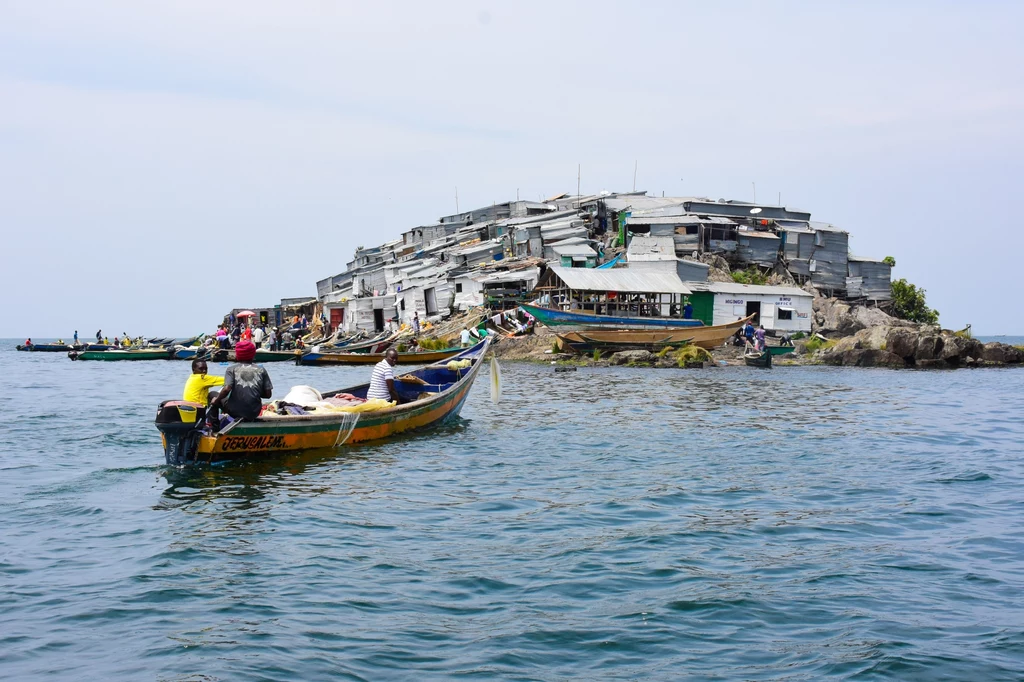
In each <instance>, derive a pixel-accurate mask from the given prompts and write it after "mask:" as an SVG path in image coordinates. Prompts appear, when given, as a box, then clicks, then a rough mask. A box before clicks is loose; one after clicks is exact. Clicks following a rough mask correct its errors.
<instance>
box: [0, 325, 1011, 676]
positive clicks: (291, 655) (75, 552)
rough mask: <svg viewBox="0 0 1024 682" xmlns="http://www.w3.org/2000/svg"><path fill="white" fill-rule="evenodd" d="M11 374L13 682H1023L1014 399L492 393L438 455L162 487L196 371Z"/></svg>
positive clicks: (7, 481)
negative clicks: (173, 420) (166, 433)
mask: <svg viewBox="0 0 1024 682" xmlns="http://www.w3.org/2000/svg"><path fill="white" fill-rule="evenodd" d="M13 343H14V342H10V343H6V344H4V348H3V349H2V350H0V382H2V384H0V385H2V388H3V390H2V391H0V400H2V403H0V406H2V407H0V499H2V501H3V502H2V509H3V513H2V514H0V538H2V545H0V580H2V583H3V590H2V591H0V677H2V678H5V679H32V678H47V679H76V680H78V679H104V678H106V679H114V678H118V679H158V680H235V679H245V680H250V679H281V680H291V679H310V680H313V679H353V680H356V679H365V680H380V679H439V678H451V677H458V678H466V679H516V680H520V679H521V680H533V679H538V680H559V679H566V678H578V679H664V680H670V679H680V678H689V679H697V680H700V679H707V680H730V679H745V680H757V679H792V680H802V679H815V680H817V679H824V678H837V679H845V678H850V679H881V678H894V679H964V680H968V679H969V680H984V679H1021V678H1022V677H1024V597H1022V594H1024V465H1022V447H1021V442H1022V438H1024V426H1022V424H1021V419H1020V414H1021V413H1020V405H1021V401H1020V392H1021V387H1022V385H1024V370H994V369H993V370H974V371H969V370H960V371H949V372H915V371H888V370H870V369H856V368H845V369H844V368H782V367H780V368H776V369H774V370H771V371H765V370H755V369H749V368H724V369H712V370H703V371H700V370H689V371H686V370H642V369H627V368H616V369H581V370H580V371H578V372H575V373H568V374H554V373H553V372H552V370H551V368H550V367H546V366H537V365H524V364H511V363H510V364H507V365H505V366H504V367H503V369H504V379H505V387H504V397H503V400H502V402H501V404H500V405H499V406H498V407H494V406H492V404H491V403H490V401H489V400H488V387H487V382H486V380H483V379H482V380H481V382H480V383H479V384H478V385H477V386H476V387H475V388H474V390H473V393H472V395H471V396H470V398H469V401H468V402H467V404H466V407H465V409H464V410H463V420H462V421H461V423H459V424H457V425H455V426H452V427H449V428H446V429H443V430H439V431H433V432H429V433H425V434H421V435H415V436H410V437H405V438H402V439H399V440H394V441H390V442H385V443H380V444H373V445H365V446H359V447H352V448H348V449H344V450H341V451H337V452H324V451H319V452H308V453H304V454H300V455H295V456H289V457H280V458H277V459H273V460H267V461H262V462H259V463H252V464H247V465H233V466H230V467H221V468H215V469H213V470H207V471H202V472H193V473H175V472H169V471H165V469H164V467H163V465H162V459H163V455H162V451H161V448H160V443H159V438H158V434H157V432H156V430H155V429H154V428H153V424H152V419H153V416H154V413H155V406H156V404H157V403H158V402H159V401H160V400H161V399H164V398H167V397H175V396H176V395H180V390H181V387H182V385H183V382H184V380H185V378H186V376H187V373H188V371H189V369H188V365H187V364H186V363H180V362H163V361H160V362H140V363H102V362H77V363H72V362H70V361H68V360H67V359H66V358H64V357H62V356H60V355H51V354H42V353H39V354H29V353H16V352H14V351H13ZM268 367H269V369H270V372H271V375H272V377H273V380H274V383H275V385H276V390H275V396H280V395H283V394H284V392H286V391H287V389H288V387H290V386H291V385H295V384H302V383H309V384H314V385H317V386H319V387H322V388H338V387H341V386H347V385H351V384H353V383H358V382H360V381H363V380H365V379H364V375H366V374H368V371H369V370H368V368H361V369H346V368H314V367H311V368H303V367H295V366H292V365H282V364H278V365H269V366H268ZM212 371H213V372H214V373H222V372H223V367H218V366H214V367H213V368H212Z"/></svg>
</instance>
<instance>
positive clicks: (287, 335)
mask: <svg viewBox="0 0 1024 682" xmlns="http://www.w3.org/2000/svg"><path fill="white" fill-rule="evenodd" d="M291 349H292V332H291V330H290V329H285V330H284V333H283V334H281V350H291Z"/></svg>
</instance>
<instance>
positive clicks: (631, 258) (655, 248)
mask: <svg viewBox="0 0 1024 682" xmlns="http://www.w3.org/2000/svg"><path fill="white" fill-rule="evenodd" d="M626 260H627V262H628V263H629V267H630V268H633V269H634V270H639V271H644V270H646V271H650V272H668V273H672V274H675V275H676V276H677V277H678V278H679V279H680V280H681V281H683V282H705V281H707V279H708V271H709V270H710V269H711V266H709V265H705V264H704V263H698V262H696V261H689V260H683V259H681V258H679V257H678V256H677V255H676V250H675V240H674V239H673V237H672V236H645V235H634V236H633V238H632V239H631V240H630V242H629V246H628V247H627V249H626Z"/></svg>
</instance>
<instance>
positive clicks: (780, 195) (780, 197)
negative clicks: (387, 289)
mask: <svg viewBox="0 0 1024 682" xmlns="http://www.w3.org/2000/svg"><path fill="white" fill-rule="evenodd" d="M777 205H778V206H782V192H779V203H778V204H777Z"/></svg>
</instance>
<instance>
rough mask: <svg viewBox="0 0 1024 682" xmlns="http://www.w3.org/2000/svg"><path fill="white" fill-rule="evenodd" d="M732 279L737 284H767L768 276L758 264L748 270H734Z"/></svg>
mask: <svg viewBox="0 0 1024 682" xmlns="http://www.w3.org/2000/svg"><path fill="white" fill-rule="evenodd" d="M731 274H732V281H734V282H736V283H737V284H767V283H768V276H767V275H765V274H764V273H763V272H761V271H760V270H758V269H757V266H756V265H751V266H750V267H749V268H747V269H746V270H734V271H733V272H732V273H731Z"/></svg>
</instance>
